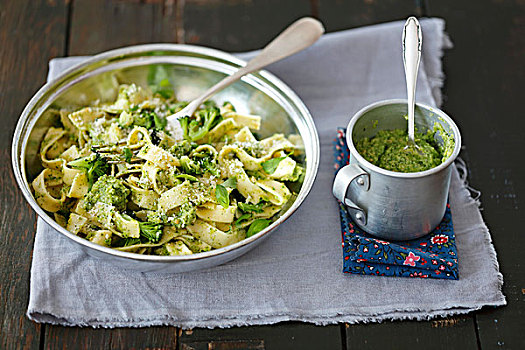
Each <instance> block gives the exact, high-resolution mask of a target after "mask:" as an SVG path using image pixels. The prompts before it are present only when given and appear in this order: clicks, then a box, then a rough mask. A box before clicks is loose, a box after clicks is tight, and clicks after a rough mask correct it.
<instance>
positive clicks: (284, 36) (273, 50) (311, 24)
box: [168, 17, 324, 132]
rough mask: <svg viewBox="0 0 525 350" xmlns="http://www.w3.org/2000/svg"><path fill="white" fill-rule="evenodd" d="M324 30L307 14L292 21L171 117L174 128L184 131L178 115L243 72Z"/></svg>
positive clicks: (314, 38)
mask: <svg viewBox="0 0 525 350" xmlns="http://www.w3.org/2000/svg"><path fill="white" fill-rule="evenodd" d="M323 33H324V27H323V25H322V24H321V22H319V21H318V20H316V19H313V18H309V17H305V18H301V19H299V20H298V21H296V22H294V23H292V24H291V25H290V26H289V27H288V28H286V29H285V30H284V31H283V32H282V33H281V34H279V35H278V36H277V37H276V38H275V39H273V40H272V41H271V42H270V43H269V44H268V45H266V47H265V48H264V49H263V50H262V51H261V52H260V53H259V54H258V55H257V56H255V57H254V58H253V59H251V60H250V61H249V62H248V63H247V64H246V66H244V67H241V68H239V69H238V70H237V71H236V72H235V73H234V74H232V75H230V76H227V77H226V78H224V79H223V80H221V81H219V82H218V83H217V84H215V85H214V86H212V87H211V88H209V89H208V90H207V91H206V92H205V93H203V94H202V95H201V96H199V97H197V98H196V99H195V100H193V101H192V102H191V103H190V104H188V105H187V106H186V107H185V108H184V109H182V110H180V111H179V112H177V113H175V114H173V115H171V116H169V117H168V123H169V125H170V127H171V128H172V130H173V131H175V132H176V131H180V129H181V127H180V124H179V122H178V121H177V119H178V118H181V117H184V116H187V115H189V116H191V115H193V113H195V111H196V110H197V108H199V106H200V105H201V104H202V103H203V102H204V101H206V100H207V99H208V98H210V97H211V96H212V95H213V94H215V93H216V92H218V91H219V90H222V89H224V88H225V87H227V86H229V85H230V84H232V83H233V82H235V81H237V80H238V79H240V78H241V77H242V76H244V75H246V74H249V73H252V72H254V71H256V70H259V69H261V68H263V67H265V66H267V65H269V64H271V63H274V62H277V61H279V60H282V59H283V58H286V57H288V56H291V55H293V54H295V53H297V52H299V51H301V50H303V49H306V48H307V47H309V46H311V45H312V44H313V43H315V42H316V41H317V39H319V38H320V37H321V35H322V34H323Z"/></svg>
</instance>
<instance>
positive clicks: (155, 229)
mask: <svg viewBox="0 0 525 350" xmlns="http://www.w3.org/2000/svg"><path fill="white" fill-rule="evenodd" d="M139 227H140V235H141V236H142V237H144V238H146V239H147V240H148V241H149V242H151V243H157V242H158V241H159V239H160V237H161V236H162V225H161V224H155V223H153V222H139Z"/></svg>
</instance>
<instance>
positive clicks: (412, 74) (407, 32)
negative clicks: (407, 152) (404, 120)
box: [403, 17, 423, 148]
mask: <svg viewBox="0 0 525 350" xmlns="http://www.w3.org/2000/svg"><path fill="white" fill-rule="evenodd" d="M422 42H423V38H422V35H421V27H420V25H419V22H418V20H417V19H416V18H415V17H409V18H408V19H407V21H406V23H405V27H404V29H403V64H404V65H405V78H406V82H407V95H408V139H409V141H410V142H411V143H412V144H414V145H415V140H414V128H415V127H414V108H415V99H416V81H417V71H418V69H419V61H420V60H421V44H422ZM416 148H417V145H416Z"/></svg>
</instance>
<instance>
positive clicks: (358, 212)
mask: <svg viewBox="0 0 525 350" xmlns="http://www.w3.org/2000/svg"><path fill="white" fill-rule="evenodd" d="M354 180H355V182H356V183H357V184H358V185H359V187H361V188H362V189H363V191H368V190H369V189H370V175H368V173H367V172H366V171H364V170H363V169H361V168H360V167H359V166H358V165H357V164H349V165H346V166H344V167H342V168H341V169H340V170H339V171H338V172H337V174H336V175H335V180H334V186H333V188H332V193H333V194H334V196H335V197H336V198H337V199H339V200H340V201H341V202H342V203H344V204H345V205H346V208H347V210H348V212H349V213H350V215H352V214H353V215H352V216H353V217H354V218H355V220H356V221H357V222H359V223H360V224H361V225H366V212H365V211H364V209H363V208H361V207H359V206H358V205H357V204H355V203H354V202H352V201H351V200H350V199H348V198H347V197H346V193H347V192H348V187H350V184H351V183H352V181H354Z"/></svg>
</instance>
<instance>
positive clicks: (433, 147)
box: [356, 123, 454, 173]
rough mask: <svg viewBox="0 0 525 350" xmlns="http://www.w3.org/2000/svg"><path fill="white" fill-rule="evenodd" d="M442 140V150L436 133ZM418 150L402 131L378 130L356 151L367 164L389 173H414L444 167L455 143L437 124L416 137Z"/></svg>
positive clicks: (357, 145) (359, 145) (357, 146)
mask: <svg viewBox="0 0 525 350" xmlns="http://www.w3.org/2000/svg"><path fill="white" fill-rule="evenodd" d="M438 132H439V135H440V136H441V138H442V139H443V145H442V146H441V145H440V144H438V143H437V142H436V140H435V137H434V136H435V135H436V133H438ZM415 141H416V145H417V146H418V148H417V149H416V147H415V146H414V145H413V144H411V143H410V142H409V141H408V134H407V132H406V131H405V130H401V129H395V130H380V131H378V133H377V134H376V135H375V136H374V137H372V138H366V137H365V138H363V139H361V140H359V141H358V142H357V144H356V149H357V151H358V152H359V154H361V155H362V156H363V157H364V158H365V159H366V160H368V161H369V162H370V163H372V164H374V165H376V166H378V167H380V168H383V169H386V170H390V171H396V172H401V173H415V172H418V171H425V170H428V169H431V168H434V167H436V166H438V165H439V164H441V163H443V162H444V161H445V160H446V159H447V158H448V157H449V156H450V155H451V154H452V152H453V150H454V139H453V138H452V137H451V136H450V135H448V134H447V133H446V132H445V131H444V130H443V127H442V126H441V125H439V124H437V123H436V126H435V127H434V130H429V131H428V132H426V133H424V134H423V133H418V132H416V133H415Z"/></svg>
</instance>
